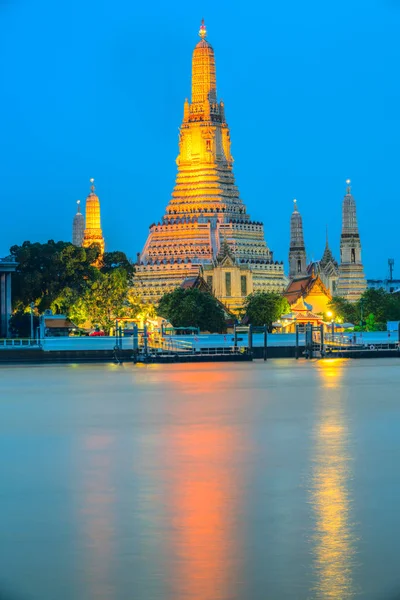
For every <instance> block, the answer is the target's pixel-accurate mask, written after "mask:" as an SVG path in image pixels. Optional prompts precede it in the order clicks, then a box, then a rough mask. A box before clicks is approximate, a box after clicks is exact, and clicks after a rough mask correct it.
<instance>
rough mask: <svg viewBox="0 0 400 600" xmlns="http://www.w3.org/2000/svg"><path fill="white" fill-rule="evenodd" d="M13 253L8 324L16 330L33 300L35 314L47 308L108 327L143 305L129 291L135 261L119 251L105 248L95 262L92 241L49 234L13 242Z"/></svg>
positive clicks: (24, 323)
mask: <svg viewBox="0 0 400 600" xmlns="http://www.w3.org/2000/svg"><path fill="white" fill-rule="evenodd" d="M11 254H12V256H14V257H15V259H16V261H17V262H18V266H17V270H16V273H15V274H14V275H13V305H14V311H15V315H16V317H15V319H14V320H13V322H12V326H14V328H15V329H16V331H19V333H20V335H21V332H22V330H24V332H25V330H26V327H27V323H28V321H29V320H27V319H26V317H25V318H24V317H23V314H24V312H26V311H27V310H28V309H29V305H30V304H31V303H34V304H35V307H36V312H37V313H39V314H40V313H42V312H44V311H45V310H46V309H51V310H52V311H53V313H55V314H60V313H65V314H67V315H68V316H69V317H70V318H71V319H72V320H73V321H74V322H75V323H76V324H77V325H83V324H85V323H86V324H91V325H92V326H93V325H99V326H100V327H101V328H102V329H104V330H105V331H106V332H108V331H109V329H110V327H111V326H112V325H113V324H114V323H115V320H116V319H117V318H121V317H131V318H135V317H136V316H137V314H138V313H139V312H140V311H141V309H142V307H143V305H142V303H141V302H140V300H139V299H137V298H135V299H133V298H132V297H131V289H130V288H131V280H132V275H133V272H134V267H133V265H132V263H131V262H130V261H129V260H128V259H127V257H126V255H125V254H124V253H123V252H118V251H117V252H106V253H104V255H103V256H102V260H101V262H100V263H99V262H98V257H99V251H98V248H96V246H91V247H90V248H81V247H78V246H74V245H73V244H70V243H69V242H54V241H53V240H49V241H48V242H47V243H46V244H40V243H38V242H36V243H33V244H32V243H31V242H24V243H23V244H22V246H13V247H12V248H11ZM95 265H97V266H95Z"/></svg>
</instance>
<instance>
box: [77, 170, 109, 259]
mask: <svg viewBox="0 0 400 600" xmlns="http://www.w3.org/2000/svg"><path fill="white" fill-rule="evenodd" d="M90 183H91V184H92V185H91V188H90V194H89V195H88V197H87V198H86V227H85V231H84V233H83V242H82V246H83V247H84V248H88V247H89V246H91V245H92V244H97V245H98V246H99V248H100V253H101V254H104V247H105V245H104V237H103V232H102V229H101V221H100V200H99V197H98V196H97V194H95V187H94V179H91V180H90Z"/></svg>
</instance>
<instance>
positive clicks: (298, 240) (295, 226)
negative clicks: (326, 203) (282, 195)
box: [289, 200, 307, 279]
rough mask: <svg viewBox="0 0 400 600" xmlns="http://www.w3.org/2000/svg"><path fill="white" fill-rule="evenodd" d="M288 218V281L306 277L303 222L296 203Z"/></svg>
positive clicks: (295, 202) (294, 201)
mask: <svg viewBox="0 0 400 600" xmlns="http://www.w3.org/2000/svg"><path fill="white" fill-rule="evenodd" d="M293 203H294V208H293V213H292V216H291V218H290V247H289V279H296V278H297V277H304V276H305V275H307V261H306V247H305V245H304V235H303V220H302V218H301V214H300V213H299V211H298V210H297V201H296V200H293Z"/></svg>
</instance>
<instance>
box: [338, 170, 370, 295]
mask: <svg viewBox="0 0 400 600" xmlns="http://www.w3.org/2000/svg"><path fill="white" fill-rule="evenodd" d="M346 183H347V193H346V195H345V197H344V199H343V208H342V235H341V237H340V265H339V279H338V282H337V288H336V295H337V296H341V297H343V298H346V300H349V301H350V302H356V301H357V300H359V298H360V297H361V295H362V293H363V292H364V291H365V290H366V287H367V282H366V280H365V275H364V268H363V265H362V262H361V243H360V234H359V233H358V225H357V216H356V202H355V200H354V198H353V196H352V194H351V188H350V179H348V180H347V182H346Z"/></svg>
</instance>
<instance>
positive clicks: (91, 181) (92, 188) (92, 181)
mask: <svg viewBox="0 0 400 600" xmlns="http://www.w3.org/2000/svg"><path fill="white" fill-rule="evenodd" d="M90 183H91V186H90V190H91V191H92V192H93V194H94V190H95V187H94V179H93V177H91V178H90Z"/></svg>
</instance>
